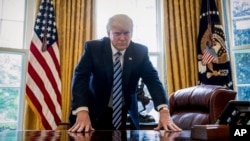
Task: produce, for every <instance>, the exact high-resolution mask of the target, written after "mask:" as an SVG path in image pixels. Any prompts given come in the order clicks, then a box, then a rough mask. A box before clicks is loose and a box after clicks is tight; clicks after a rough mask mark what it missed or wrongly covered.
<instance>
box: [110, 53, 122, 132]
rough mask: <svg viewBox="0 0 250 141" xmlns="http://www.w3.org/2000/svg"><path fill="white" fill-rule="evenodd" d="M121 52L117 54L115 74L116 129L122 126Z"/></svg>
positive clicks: (114, 122)
mask: <svg viewBox="0 0 250 141" xmlns="http://www.w3.org/2000/svg"><path fill="white" fill-rule="evenodd" d="M120 57H121V53H120V52H117V53H116V54H115V62H114V76H113V116H112V117H113V121H112V122H113V125H114V127H115V128H116V129H118V128H119V127H120V126H121V119H122V66H121V61H120Z"/></svg>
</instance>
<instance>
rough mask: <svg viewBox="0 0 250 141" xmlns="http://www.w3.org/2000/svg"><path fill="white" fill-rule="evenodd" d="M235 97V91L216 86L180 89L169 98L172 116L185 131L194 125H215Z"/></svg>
mask: <svg viewBox="0 0 250 141" xmlns="http://www.w3.org/2000/svg"><path fill="white" fill-rule="evenodd" d="M235 97H236V92H235V91H233V90H230V89H227V88H224V87H222V86H216V85H198V86H193V87H188V88H184V89H180V90H177V91H176V92H174V93H173V94H172V95H171V96H170V98H169V110H170V115H171V116H172V119H173V121H174V123H175V124H176V125H178V126H179V127H180V128H182V129H183V130H190V129H191V128H192V126H193V125H205V124H215V122H216V120H217V118H218V117H219V115H220V114H221V112H222V110H223V109H224V107H225V106H226V104H227V103H228V101H230V100H233V99H235Z"/></svg>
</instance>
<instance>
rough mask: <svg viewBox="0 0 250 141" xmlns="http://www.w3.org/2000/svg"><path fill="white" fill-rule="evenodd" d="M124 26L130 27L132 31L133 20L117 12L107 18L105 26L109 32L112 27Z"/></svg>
mask: <svg viewBox="0 0 250 141" xmlns="http://www.w3.org/2000/svg"><path fill="white" fill-rule="evenodd" d="M114 26H115V27H124V28H128V29H130V31H131V32H133V26H134V25H133V21H132V19H131V18H130V17H129V16H127V15H125V14H117V15H114V16H112V17H111V18H109V20H108V24H107V26H106V29H107V32H108V33H109V31H110V29H111V28H112V27H114Z"/></svg>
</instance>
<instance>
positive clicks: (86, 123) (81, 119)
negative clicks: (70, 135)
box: [68, 110, 95, 132]
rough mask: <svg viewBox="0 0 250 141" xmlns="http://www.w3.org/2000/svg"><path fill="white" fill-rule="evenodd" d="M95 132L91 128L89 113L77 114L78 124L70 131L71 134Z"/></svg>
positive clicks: (81, 112)
mask: <svg viewBox="0 0 250 141" xmlns="http://www.w3.org/2000/svg"><path fill="white" fill-rule="evenodd" d="M92 130H95V129H94V128H92V126H91V122H90V118H89V113H88V112H87V111H84V110H83V111H79V112H78V113H77V118H76V123H75V124H74V125H73V126H72V127H71V128H70V129H69V130H68V131H69V132H82V131H84V132H89V131H92Z"/></svg>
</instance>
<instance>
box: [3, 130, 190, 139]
mask: <svg viewBox="0 0 250 141" xmlns="http://www.w3.org/2000/svg"><path fill="white" fill-rule="evenodd" d="M118 135H121V137H119V138H120V140H121V141H131V140H132V141H144V140H146V141H162V140H164V141H174V140H175V141H178V140H179V141H189V140H191V139H190V131H188V130H184V131H182V132H165V131H154V130H126V131H119V132H118V133H117V132H115V131H112V130H105V131H99V130H97V131H93V132H90V133H70V132H68V131H67V130H56V131H51V130H24V131H3V132H0V140H4V141H35V140H39V141H40V140H41V141H52V140H53V141H112V140H115V141H119V139H117V137H118ZM114 138H116V139H114Z"/></svg>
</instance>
